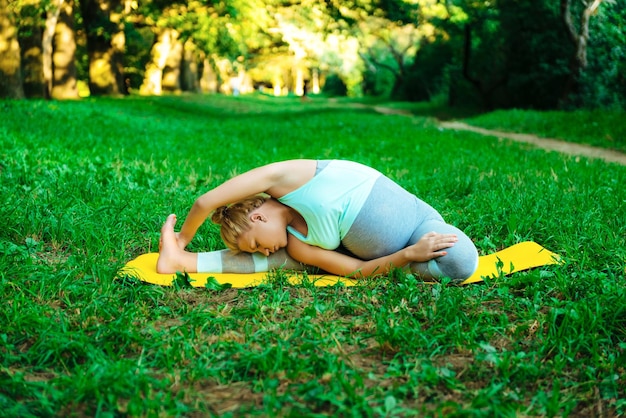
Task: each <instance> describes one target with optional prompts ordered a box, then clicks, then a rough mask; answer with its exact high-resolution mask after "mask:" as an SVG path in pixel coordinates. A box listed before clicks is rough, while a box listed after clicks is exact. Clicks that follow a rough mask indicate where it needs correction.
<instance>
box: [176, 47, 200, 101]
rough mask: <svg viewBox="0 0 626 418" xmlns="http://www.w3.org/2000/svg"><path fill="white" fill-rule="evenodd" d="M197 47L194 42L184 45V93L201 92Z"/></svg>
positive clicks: (182, 84) (182, 79)
mask: <svg viewBox="0 0 626 418" xmlns="http://www.w3.org/2000/svg"><path fill="white" fill-rule="evenodd" d="M196 57H197V52H196V46H195V45H194V43H193V42H192V41H190V40H189V41H187V42H185V44H184V45H183V61H182V63H181V76H180V87H181V89H182V90H183V91H190V92H193V93H197V92H199V91H200V82H199V76H198V74H199V68H198V67H199V65H198V60H197V58H196Z"/></svg>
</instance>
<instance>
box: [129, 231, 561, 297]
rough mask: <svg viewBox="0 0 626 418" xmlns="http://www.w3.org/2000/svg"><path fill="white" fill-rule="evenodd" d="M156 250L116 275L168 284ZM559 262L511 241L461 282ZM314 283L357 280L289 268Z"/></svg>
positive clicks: (248, 280)
mask: <svg viewBox="0 0 626 418" xmlns="http://www.w3.org/2000/svg"><path fill="white" fill-rule="evenodd" d="M158 257H159V254H158V253H148V254H143V255H140V256H139V257H137V258H135V259H134V260H131V261H129V262H128V263H127V264H126V265H125V266H124V267H123V268H122V269H121V270H120V272H119V274H118V276H130V277H135V278H137V279H139V280H141V281H144V282H147V283H153V284H158V285H161V286H171V285H172V284H173V282H174V279H175V278H176V274H159V273H157V272H156V263H157V259H158ZM559 262H560V257H559V255H557V254H555V253H553V252H551V251H549V250H547V249H545V248H543V247H542V246H541V245H539V244H537V243H535V242H532V241H526V242H521V243H519V244H515V245H513V246H511V247H508V248H505V249H503V250H500V251H498V252H495V253H493V254H489V255H484V256H481V257H480V258H479V260H478V269H477V270H476V272H475V273H474V274H473V275H472V276H471V277H469V278H468V279H466V280H465V281H463V282H462V283H461V284H469V283H476V282H481V281H483V279H484V278H485V277H493V276H499V275H500V273H502V274H503V275H509V274H511V273H515V272H518V271H523V270H528V269H530V268H533V267H540V266H545V265H548V264H556V263H559ZM188 276H189V281H190V283H191V285H192V286H194V287H205V285H206V284H207V281H209V280H210V278H213V279H215V280H216V281H217V282H218V283H220V284H230V285H231V286H232V287H236V288H244V287H252V286H256V285H259V284H261V283H263V282H264V281H266V280H267V276H268V273H267V272H264V273H245V274H242V273H189V274H188ZM305 277H306V278H308V280H310V281H312V282H314V283H315V285H316V286H331V285H334V284H337V283H338V282H342V283H343V284H344V285H346V286H353V285H355V284H357V283H358V280H356V279H349V278H346V277H339V276H333V275H316V274H307V273H305V272H299V271H290V272H289V282H290V283H292V284H298V283H300V282H301V281H302V279H303V278H305Z"/></svg>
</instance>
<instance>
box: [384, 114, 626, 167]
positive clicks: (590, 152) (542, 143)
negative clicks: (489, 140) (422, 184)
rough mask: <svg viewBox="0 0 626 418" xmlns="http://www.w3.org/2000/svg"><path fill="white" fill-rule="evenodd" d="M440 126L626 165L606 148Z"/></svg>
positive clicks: (457, 124) (448, 124) (454, 125)
mask: <svg viewBox="0 0 626 418" xmlns="http://www.w3.org/2000/svg"><path fill="white" fill-rule="evenodd" d="M373 109H374V110H375V111H376V112H378V113H382V114H386V115H388V114H396V115H404V116H412V114H411V112H409V111H406V110H402V109H392V108H388V107H383V106H374V107H373ZM439 126H440V127H441V128H443V129H452V130H455V131H471V132H476V133H479V134H481V135H487V136H495V137H498V138H506V139H510V140H512V141H517V142H525V143H527V144H532V145H535V146H536V147H538V148H542V149H545V150H549V151H558V152H561V153H563V154H568V155H580V156H584V157H588V158H598V159H601V160H604V161H607V162H610V163H617V164H621V165H626V154H624V153H621V152H618V151H613V150H608V149H604V148H598V147H592V146H590V145H582V144H576V143H572V142H566V141H561V140H558V139H550V138H540V137H538V136H536V135H531V134H518V133H513V132H503V131H495V130H490V129H485V128H479V127H476V126H471V125H468V124H466V123H463V122H457V121H450V122H444V121H440V122H439Z"/></svg>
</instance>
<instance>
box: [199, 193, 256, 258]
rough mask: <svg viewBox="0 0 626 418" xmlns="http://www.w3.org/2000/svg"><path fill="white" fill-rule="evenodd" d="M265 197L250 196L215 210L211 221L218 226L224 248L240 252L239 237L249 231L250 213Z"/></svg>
mask: <svg viewBox="0 0 626 418" xmlns="http://www.w3.org/2000/svg"><path fill="white" fill-rule="evenodd" d="M267 199H268V198H267V197H265V196H251V197H248V198H245V199H243V200H241V201H239V202H237V203H233V204H232V205H230V206H221V207H219V208H217V209H215V212H213V215H212V216H211V220H212V221H213V222H215V223H216V224H219V225H220V235H221V236H222V240H223V241H224V244H226V246H227V247H228V248H229V249H230V250H232V251H235V252H240V251H241V250H240V249H239V243H238V240H239V237H240V236H241V234H243V233H244V232H246V231H248V230H249V229H250V218H249V215H250V212H252V211H253V210H254V209H257V208H258V207H260V206H261V205H262V204H263V203H265V202H266V201H267Z"/></svg>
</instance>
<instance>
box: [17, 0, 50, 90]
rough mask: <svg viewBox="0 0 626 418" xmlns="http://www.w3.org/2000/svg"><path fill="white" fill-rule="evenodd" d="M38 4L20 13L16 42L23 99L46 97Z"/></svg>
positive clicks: (23, 9)
mask: <svg viewBox="0 0 626 418" xmlns="http://www.w3.org/2000/svg"><path fill="white" fill-rule="evenodd" d="M39 9H40V7H39V5H38V4H28V5H24V6H23V7H22V10H21V12H20V22H21V24H20V29H19V32H18V41H19V44H20V48H21V59H22V64H21V66H22V83H23V84H22V86H23V89H24V96H25V97H38V98H41V97H46V82H45V79H44V76H43V50H42V48H41V40H42V38H43V33H42V25H43V22H42V20H41V17H40V11H39Z"/></svg>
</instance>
